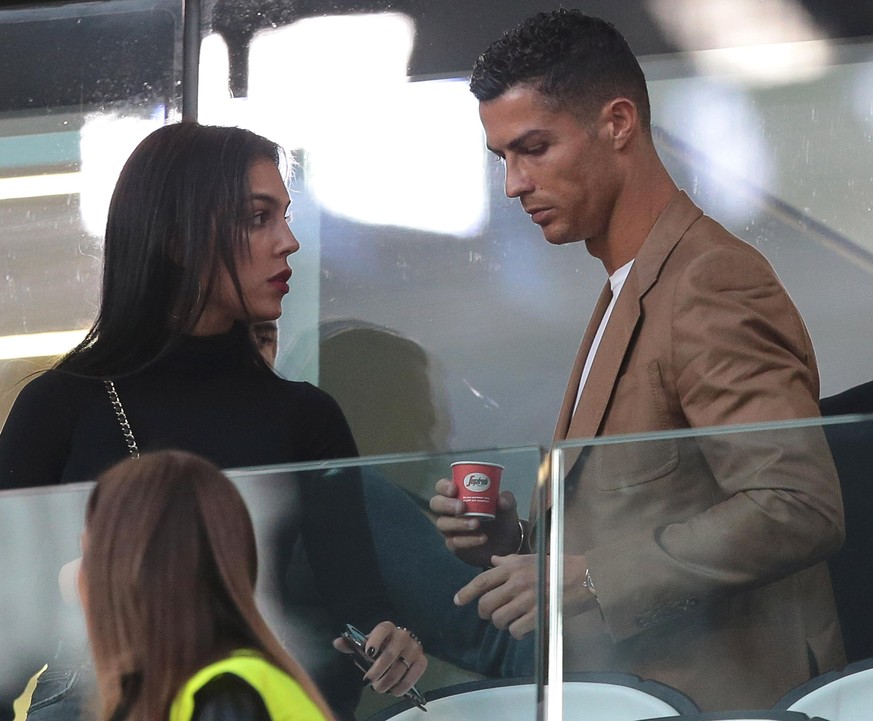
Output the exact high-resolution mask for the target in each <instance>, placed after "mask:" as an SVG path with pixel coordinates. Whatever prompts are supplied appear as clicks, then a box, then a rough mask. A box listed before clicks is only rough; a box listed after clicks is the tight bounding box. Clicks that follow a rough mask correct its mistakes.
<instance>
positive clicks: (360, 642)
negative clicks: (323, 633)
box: [341, 623, 427, 711]
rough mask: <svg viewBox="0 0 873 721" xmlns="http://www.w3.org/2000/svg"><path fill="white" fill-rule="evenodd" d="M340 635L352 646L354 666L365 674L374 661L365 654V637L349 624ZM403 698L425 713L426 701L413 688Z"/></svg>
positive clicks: (373, 658)
mask: <svg viewBox="0 0 873 721" xmlns="http://www.w3.org/2000/svg"><path fill="white" fill-rule="evenodd" d="M341 635H342V637H343V638H344V639H346V640H347V641H348V642H349V643H350V644H351V646H352V652H353V653H352V659H353V660H354V662H355V666H357V667H358V668H359V669H360V670H361V671H363V672H364V673H367V671H369V670H370V666H372V665H373V663H374V662H375V661H376V658H375V657H373V656H369V655H368V654H367V637H366V636H365V635H364V634H363V633H361V632H360V631H359V630H358V629H356V628H355V627H354V626H352V625H351V624H350V623H347V624H346V630H345V631H343V632H342V634H341ZM377 655H378V654H377ZM403 697H404V698H407V699H409V700H410V701H412V703H414V704H415V705H416V706H418V708H420V709H421V710H422V711H427V709H426V708H425V707H424V705H425V704H426V703H427V701H425V699H424V696H422V695H421V693H420V692H419V691H418V689H417V688H415V686H413V687H412V688H410V689H409V691H407V692H406V693H405V694H403Z"/></svg>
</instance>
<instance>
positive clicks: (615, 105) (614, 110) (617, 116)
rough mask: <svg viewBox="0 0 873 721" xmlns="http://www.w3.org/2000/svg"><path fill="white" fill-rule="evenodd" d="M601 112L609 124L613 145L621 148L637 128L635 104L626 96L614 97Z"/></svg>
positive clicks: (618, 148)
mask: <svg viewBox="0 0 873 721" xmlns="http://www.w3.org/2000/svg"><path fill="white" fill-rule="evenodd" d="M603 113H604V116H605V117H604V119H605V120H606V121H607V123H608V124H609V128H610V137H611V139H612V143H613V147H614V148H615V149H616V150H621V149H622V148H624V147H625V146H626V145H627V144H628V142H629V141H630V139H631V138H632V137H634V135H636V133H637V131H638V129H639V114H638V113H637V106H636V104H635V103H634V101H633V100H629V99H628V98H615V99H613V100H610V101H609V102H608V103H607V104H606V105H605V106H604V107H603Z"/></svg>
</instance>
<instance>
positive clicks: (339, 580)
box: [0, 122, 427, 716]
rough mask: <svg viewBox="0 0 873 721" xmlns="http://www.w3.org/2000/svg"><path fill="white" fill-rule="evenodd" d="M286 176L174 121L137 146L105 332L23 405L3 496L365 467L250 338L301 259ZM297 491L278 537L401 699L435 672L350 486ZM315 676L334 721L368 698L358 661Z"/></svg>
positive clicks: (34, 385) (256, 153)
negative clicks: (127, 468) (312, 464)
mask: <svg viewBox="0 0 873 721" xmlns="http://www.w3.org/2000/svg"><path fill="white" fill-rule="evenodd" d="M279 166H280V152H279V148H278V147H277V146H276V144H275V143H273V142H271V141H269V140H267V139H265V138H263V137H261V136H259V135H256V134H254V133H252V132H250V131H247V130H244V129H240V128H227V127H212V126H203V125H199V124H197V123H192V122H183V123H178V124H173V125H167V126H164V127H162V128H160V129H158V130H156V131H154V132H153V133H151V134H150V135H149V136H148V137H146V138H145V139H144V140H143V141H142V142H141V143H140V145H139V146H138V147H137V148H136V150H135V151H134V152H133V154H132V155H131V156H130V158H129V159H128V161H127V163H126V164H125V166H124V168H123V170H122V172H121V175H120V177H119V179H118V183H117V185H116V188H115V192H114V194H113V196H112V201H111V204H110V208H109V217H108V222H107V225H106V238H105V249H104V266H103V267H104V270H103V287H102V296H101V302H100V309H99V313H98V315H97V319H96V321H95V323H94V325H93V327H92V328H91V330H90V331H89V332H88V334H87V336H86V337H85V339H84V340H83V341H82V343H81V344H80V345H79V346H78V347H76V348H74V349H73V350H72V351H71V352H70V353H68V354H67V355H66V356H65V357H63V358H62V359H61V360H60V361H59V362H58V363H57V364H56V366H55V367H54V368H53V369H52V370H49V371H47V372H46V373H44V374H42V375H41V376H38V377H36V378H34V379H33V380H31V381H30V382H29V383H28V384H27V385H26V386H25V387H24V388H23V389H22V391H21V393H20V394H19V397H18V398H17V399H16V402H15V405H14V406H13V409H12V411H11V413H10V415H9V418H8V419H7V422H6V425H5V427H4V428H3V432H2V433H0V488H4V489H5V488H21V487H27V486H46V485H52V484H57V483H65V482H70V481H82V480H88V479H93V478H96V477H97V476H98V475H99V474H100V473H102V472H103V471H104V470H106V469H107V468H108V467H110V466H111V465H112V464H114V463H116V462H117V461H119V460H121V459H122V458H124V457H125V456H127V455H131V456H137V455H138V454H139V453H140V451H156V450H160V449H166V448H177V449H183V450H186V451H190V452H192V453H196V454H198V455H200V456H203V457H205V458H207V459H208V460H210V461H211V462H213V463H214V464H216V465H217V466H218V467H220V468H225V469H229V468H239V467H247V466H263V465H268V464H278V463H294V462H303V461H316V460H327V459H334V458H347V457H352V456H356V455H357V449H356V447H355V442H354V440H353V438H352V435H351V432H350V431H349V427H348V424H347V423H346V420H345V418H344V417H343V414H342V412H341V411H340V409H339V406H338V405H337V404H336V403H335V402H334V400H333V399H332V398H331V397H330V396H328V395H327V394H326V393H324V392H323V391H321V390H319V389H318V388H316V387H314V386H312V385H310V384H309V383H303V382H293V381H288V380H285V379H282V378H280V377H279V376H278V375H276V373H275V372H274V371H273V370H272V369H271V368H270V366H269V365H268V364H267V362H266V361H265V360H264V359H263V357H262V356H261V354H260V353H259V352H258V350H257V348H256V347H255V345H254V343H253V341H252V338H251V334H250V332H249V328H250V326H251V324H253V323H256V322H259V321H265V320H274V319H276V318H278V317H279V315H280V313H281V302H282V299H283V297H284V296H285V294H286V293H287V292H288V290H289V286H288V283H289V280H290V278H291V268H290V267H289V265H288V257H289V256H290V255H291V254H292V253H294V252H295V251H297V249H298V248H299V247H300V246H299V244H298V242H297V239H296V238H295V237H294V235H293V233H292V232H291V230H290V229H289V227H288V222H287V217H286V214H287V212H288V207H289V205H290V197H289V194H288V189H287V187H286V184H285V182H284V180H283V178H282V175H281V173H280V169H279ZM299 486H300V488H299V491H300V494H299V495H300V501H301V504H300V506H301V508H300V511H301V512H300V513H299V514H298V515H299V517H300V519H301V520H300V523H299V528H295V529H293V532H291V533H288V534H287V536H288V538H290V539H291V542H293V541H294V540H296V539H297V538H298V537H299V538H300V539H301V541H302V544H303V546H304V547H305V551H306V556H307V558H308V563H309V564H310V565H311V568H312V571H313V576H314V579H315V586H316V588H315V589H313V594H315V595H317V596H318V597H319V598H320V599H321V600H320V601H319V602H320V603H321V604H322V605H323V606H324V607H325V609H326V610H327V612H328V613H329V616H330V621H331V632H332V633H335V634H336V633H339V632H340V631H341V630H343V628H344V624H345V623H351V624H353V625H355V626H357V627H358V628H361V629H364V630H368V629H372V631H370V633H369V641H368V643H369V644H370V646H371V647H372V648H373V649H374V651H375V650H379V651H380V652H379V654H378V655H379V658H378V659H377V661H376V664H374V666H373V668H371V671H370V674H368V677H367V680H372V686H373V688H374V689H375V690H377V691H389V692H391V693H393V694H396V695H402V694H403V693H405V692H406V691H408V690H409V688H410V687H411V686H412V684H413V683H414V682H415V681H416V680H417V679H418V677H420V676H421V674H422V673H423V671H424V668H425V666H426V663H427V661H426V658H425V656H424V654H423V652H422V650H421V647H420V644H419V643H418V642H417V640H416V639H415V637H414V636H413V635H412V634H410V633H409V632H408V631H406V630H405V629H402V628H398V627H397V626H395V625H394V624H393V623H390V622H388V621H386V619H389V618H393V617H396V615H395V611H394V610H393V609H392V608H391V606H390V604H389V602H388V601H387V598H386V594H385V592H384V588H383V585H382V583H381V580H380V577H379V572H378V567H377V563H376V557H375V553H374V551H373V543H372V539H371V537H370V534H369V529H368V527H367V521H366V517H365V511H364V502H363V493H362V490H361V483H360V478H359V476H358V474H357V473H355V472H354V470H351V471H346V472H338V473H333V474H327V473H325V474H322V475H321V476H320V477H318V478H315V477H313V476H312V475H311V474H310V475H309V476H307V477H306V478H305V479H303V480H301V481H300V483H299ZM329 643H330V639H328V640H327V645H328V646H329ZM322 645H323V644H322ZM339 661H343V662H345V661H347V659H342V658H341V659H339ZM395 661H396V663H395ZM382 672H384V674H385V675H384V676H381V677H377V674H380V673H382ZM312 673H313V676H314V677H315V678H316V681H317V682H318V684H319V687H320V688H321V689H322V691H323V693H324V694H325V696H326V697H327V698H328V700H329V701H330V703H331V706H332V707H333V708H334V710H335V711H336V712H337V715H339V716H351V713H352V709H353V708H354V706H355V703H356V701H357V699H358V697H359V695H360V689H361V683H360V679H359V674H358V673H357V670H356V669H355V668H354V667H353V665H352V664H351V662H349V663H343V664H342V667H341V668H340V667H339V666H338V664H337V662H336V661H331V660H328V662H327V666H326V667H325V670H324V672H323V673H321V672H318V671H316V670H313V671H312Z"/></svg>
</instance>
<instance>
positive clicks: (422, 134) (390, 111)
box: [210, 13, 487, 236]
mask: <svg viewBox="0 0 873 721" xmlns="http://www.w3.org/2000/svg"><path fill="white" fill-rule="evenodd" d="M414 36H415V26H414V23H413V22H412V20H410V19H409V18H408V17H407V16H405V15H403V14H400V13H382V14H359V15H349V16H327V17H319V18H308V19H305V20H301V21H299V22H296V23H294V24H292V25H290V26H286V27H282V28H277V29H274V30H265V31H263V32H261V33H259V34H258V35H256V36H255V37H254V38H253V40H252V43H251V50H250V56H249V82H248V88H249V97H248V99H247V101H246V102H245V104H244V106H241V105H240V104H239V101H234V102H236V103H237V105H236V106H235V107H234V108H233V109H232V110H227V111H226V112H229V113H230V116H231V117H233V116H234V113H236V117H237V119H239V120H244V121H245V122H244V123H242V122H241V123H240V124H244V125H245V127H248V128H251V129H252V130H254V131H255V132H258V133H261V134H263V135H265V136H267V137H269V138H271V139H273V140H275V141H276V142H278V143H279V144H280V145H282V146H283V147H285V148H287V149H289V150H292V149H303V150H304V151H305V167H306V178H307V183H308V184H309V185H310V187H311V189H312V192H313V194H314V195H315V197H316V199H317V200H318V202H319V203H320V204H321V205H322V207H323V208H324V209H326V210H328V211H329V212H331V213H334V214H336V215H339V216H342V217H345V218H349V219H351V220H355V221H357V222H361V223H371V224H381V225H395V226H401V227H406V228H413V229H417V230H423V231H429V232H438V233H451V234H454V235H461V236H465V235H472V234H475V233H476V232H478V231H479V229H480V228H481V226H482V224H483V223H484V220H485V217H486V214H487V195H486V188H485V181H484V167H485V162H486V161H485V148H484V143H483V141H482V131H481V127H480V124H479V120H478V116H477V113H476V102H475V99H474V98H473V96H472V95H471V94H470V93H469V91H468V90H467V88H466V84H465V83H463V82H458V81H427V82H425V81H421V82H415V83H411V82H409V80H408V77H407V65H408V62H409V57H410V54H411V52H412V45H413V40H414ZM210 82H212V81H210ZM218 85H219V84H218V83H217V82H216V83H215V85H214V86H213V90H212V91H211V92H212V93H215V94H216V95H217V94H219V93H220V92H224V91H223V90H222V91H219V90H218V89H217V88H218ZM241 107H242V108H244V111H243V110H241Z"/></svg>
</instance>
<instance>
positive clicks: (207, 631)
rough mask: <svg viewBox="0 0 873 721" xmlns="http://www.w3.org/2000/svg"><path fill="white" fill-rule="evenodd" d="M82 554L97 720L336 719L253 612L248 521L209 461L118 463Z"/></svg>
mask: <svg viewBox="0 0 873 721" xmlns="http://www.w3.org/2000/svg"><path fill="white" fill-rule="evenodd" d="M82 549H83V555H82V564H81V567H80V571H79V593H80V596H81V599H82V606H83V608H84V610H85V620H86V624H87V628H88V636H89V638H90V641H91V648H92V654H93V657H94V663H95V668H96V674H97V682H98V688H99V693H100V719H102V720H103V721H158V720H159V719H167V720H168V721H205V720H206V719H210V720H212V721H217V720H218V719H234V720H235V721H279V720H280V719H288V720H289V721H290V720H291V719H299V720H300V721H324V719H332V718H333V717H332V715H331V712H330V711H329V710H328V707H327V704H326V703H325V701H324V700H323V699H322V697H321V694H320V693H319V692H318V690H317V689H316V687H315V684H314V683H313V682H312V681H311V680H310V678H309V677H308V676H307V674H306V672H305V671H304V670H303V669H302V668H301V667H300V665H299V664H298V663H297V662H296V661H295V660H294V659H293V658H291V656H290V655H289V654H288V653H287V652H286V651H285V650H284V649H283V648H282V645H281V644H280V643H279V641H278V640H277V639H276V637H275V636H274V635H273V633H272V632H271V631H270V629H269V627H268V626H267V623H266V622H265V621H264V618H263V617H262V616H261V614H260V612H259V611H258V608H257V606H256V604H255V598H254V589H255V581H256V578H257V566H258V561H257V551H256V548H255V534H254V530H253V528H252V522H251V518H250V516H249V513H248V510H247V509H246V506H245V503H244V501H243V499H242V497H241V496H240V494H239V492H238V491H237V489H236V488H235V487H234V485H233V484H232V483H231V482H230V481H229V480H228V479H227V478H226V477H225V476H224V475H223V474H222V473H221V472H220V471H219V470H218V468H216V467H215V466H214V465H213V464H211V463H209V462H208V461H206V460H204V459H202V458H199V457H197V456H195V455H193V454H190V453H184V452H179V451H162V452H157V453H151V454H145V455H143V456H142V457H141V458H140V459H138V460H133V459H128V460H126V461H122V462H121V463H119V464H117V465H115V466H113V467H112V468H110V469H109V470H108V471H106V472H105V473H104V474H103V475H102V476H101V477H100V478H99V479H98V481H97V485H96V487H95V488H94V490H93V491H92V493H91V496H90V498H89V500H88V506H87V511H86V517H85V532H84V533H83V536H82Z"/></svg>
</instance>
